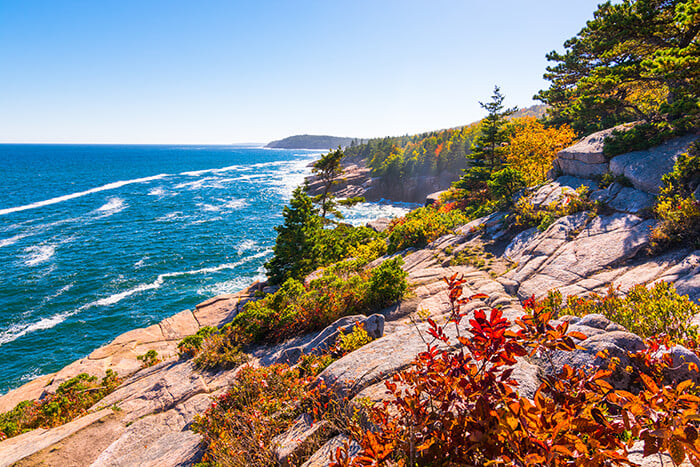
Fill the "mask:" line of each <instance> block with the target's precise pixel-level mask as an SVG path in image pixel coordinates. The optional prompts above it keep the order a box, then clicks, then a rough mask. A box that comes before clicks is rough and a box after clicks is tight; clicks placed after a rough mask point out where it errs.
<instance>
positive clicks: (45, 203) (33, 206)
mask: <svg viewBox="0 0 700 467" xmlns="http://www.w3.org/2000/svg"><path fill="white" fill-rule="evenodd" d="M168 176H169V175H168V174H160V175H154V176H152V177H143V178H135V179H133V180H121V181H118V182H113V183H108V184H106V185H102V186H99V187H97V188H91V189H89V190H85V191H79V192H77V193H72V194H70V195H64V196H58V197H56V198H51V199H47V200H44V201H38V202H36V203H32V204H26V205H24V206H16V207H13V208H6V209H0V216H1V215H3V214H10V213H13V212H19V211H26V210H27V209H36V208H40V207H43V206H48V205H50V204H56V203H61V202H63V201H68V200H70V199H75V198H80V197H81V196H86V195H90V194H92V193H98V192H100V191H107V190H114V189H116V188H121V187H123V186H124V185H131V184H132V183H145V182H150V181H152V180H160V179H162V178H165V177H168Z"/></svg>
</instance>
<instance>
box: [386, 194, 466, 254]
mask: <svg viewBox="0 0 700 467" xmlns="http://www.w3.org/2000/svg"><path fill="white" fill-rule="evenodd" d="M467 222H469V218H468V217H467V216H466V215H465V214H464V213H463V212H462V211H460V210H451V211H449V212H440V211H439V210H438V209H436V208H435V207H433V206H427V207H423V208H418V209H414V210H413V211H411V212H409V213H408V214H406V216H404V217H401V218H398V219H394V220H393V221H392V222H391V225H390V226H389V229H388V232H389V233H388V241H389V246H388V249H387V251H388V252H389V253H395V252H397V251H400V250H404V249H406V248H410V247H417V248H421V247H424V246H425V245H427V244H428V243H430V242H432V241H433V240H436V239H438V238H439V237H441V236H443V235H446V234H448V233H450V232H451V231H452V229H454V228H455V227H457V226H459V225H462V224H466V223H467Z"/></svg>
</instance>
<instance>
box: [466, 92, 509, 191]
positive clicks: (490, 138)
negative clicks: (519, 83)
mask: <svg viewBox="0 0 700 467" xmlns="http://www.w3.org/2000/svg"><path fill="white" fill-rule="evenodd" d="M504 99H505V97H504V96H503V95H502V94H501V90H500V88H499V87H498V86H494V89H493V96H491V102H488V103H486V104H484V103H483V102H479V105H481V107H482V108H484V109H485V110H486V111H487V112H488V115H487V116H486V118H484V119H483V120H482V121H481V123H480V132H479V135H478V136H477V137H476V138H475V139H474V142H473V144H472V147H471V154H470V155H469V159H470V167H469V168H468V169H465V174H464V175H462V178H461V179H460V180H458V181H457V182H456V183H455V187H457V188H459V189H462V190H466V191H471V192H478V191H484V190H485V189H486V181H487V180H488V179H489V178H490V177H491V174H492V173H493V172H495V171H497V170H498V169H499V168H500V166H501V164H502V162H503V154H502V149H501V145H502V144H503V143H505V142H507V141H508V138H509V134H508V131H507V128H506V123H507V117H508V116H509V115H512V114H513V113H515V112H516V111H517V110H518V109H517V107H513V108H510V109H504V108H503V101H504Z"/></svg>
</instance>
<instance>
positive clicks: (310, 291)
mask: <svg viewBox="0 0 700 467" xmlns="http://www.w3.org/2000/svg"><path fill="white" fill-rule="evenodd" d="M349 263H352V262H349ZM402 264H403V260H402V259H401V258H394V259H390V260H387V261H384V262H383V263H382V264H381V265H379V266H377V267H376V268H374V269H371V270H368V271H367V270H359V271H358V272H356V273H355V274H350V275H348V276H345V274H344V272H345V269H344V268H350V269H352V267H354V266H353V265H348V264H344V266H336V267H331V268H328V269H326V270H325V271H324V273H323V275H322V276H321V277H320V278H318V279H316V280H313V281H311V283H310V284H309V286H308V288H306V287H304V285H303V284H302V283H301V282H299V281H296V280H293V279H289V280H287V281H285V283H284V284H283V285H282V287H281V288H280V289H279V290H278V291H277V292H275V293H273V294H270V295H268V296H266V297H265V298H263V299H262V300H258V301H255V302H249V303H247V304H246V305H245V307H244V309H243V310H242V311H241V312H240V313H238V315H236V317H235V318H234V319H233V321H232V322H231V325H230V326H229V327H228V328H227V329H226V330H225V331H224V333H225V334H226V337H227V339H229V340H230V341H231V346H232V347H233V346H243V345H247V344H250V343H253V342H261V341H265V342H269V343H272V342H279V341H282V340H284V339H287V338H289V337H294V336H298V335H299V334H303V333H308V332H311V331H316V330H320V329H323V328H324V327H326V326H328V325H329V324H331V323H333V322H334V321H335V320H337V319H338V318H341V317H343V316H347V315H352V314H358V313H365V312H368V311H371V310H373V309H376V308H378V307H384V306H386V305H388V304H390V303H391V302H393V301H396V300H398V299H400V298H401V297H402V296H403V295H404V294H405V293H406V291H407V290H408V284H407V283H406V277H407V274H406V273H405V272H404V271H403V269H401V265H402Z"/></svg>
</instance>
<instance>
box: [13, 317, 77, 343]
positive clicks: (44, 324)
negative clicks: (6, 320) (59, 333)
mask: <svg viewBox="0 0 700 467" xmlns="http://www.w3.org/2000/svg"><path fill="white" fill-rule="evenodd" d="M75 313H76V312H75V311H70V312H63V313H58V314H56V315H53V316H51V317H49V318H42V319H40V320H39V321H37V322H35V323H25V324H13V325H12V326H10V327H9V328H8V329H6V330H5V331H2V332H0V345H3V344H7V343H9V342H12V341H14V340H17V339H19V338H20V337H22V336H24V335H25V334H29V333H30V332H34V331H41V330H42V329H51V328H52V327H54V326H57V325H59V324H61V323H62V322H63V321H65V320H66V318H68V317H69V316H71V315H73V314H75Z"/></svg>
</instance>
